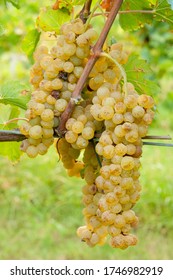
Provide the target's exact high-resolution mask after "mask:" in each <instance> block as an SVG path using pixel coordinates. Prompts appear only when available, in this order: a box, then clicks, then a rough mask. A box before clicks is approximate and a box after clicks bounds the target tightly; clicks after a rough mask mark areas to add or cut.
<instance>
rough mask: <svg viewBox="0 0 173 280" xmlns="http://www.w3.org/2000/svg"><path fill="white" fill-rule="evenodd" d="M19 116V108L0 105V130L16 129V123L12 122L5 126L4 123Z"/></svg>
mask: <svg viewBox="0 0 173 280" xmlns="http://www.w3.org/2000/svg"><path fill="white" fill-rule="evenodd" d="M19 114H20V110H19V108H17V107H13V106H10V105H4V104H0V129H13V128H16V126H17V125H16V122H12V123H9V124H7V125H6V122H8V121H9V120H11V119H14V118H17V117H18V116H19Z"/></svg>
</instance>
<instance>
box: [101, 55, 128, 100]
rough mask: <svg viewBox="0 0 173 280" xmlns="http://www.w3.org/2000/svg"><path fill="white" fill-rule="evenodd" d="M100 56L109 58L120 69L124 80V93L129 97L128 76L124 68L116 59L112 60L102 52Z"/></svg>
mask: <svg viewBox="0 0 173 280" xmlns="http://www.w3.org/2000/svg"><path fill="white" fill-rule="evenodd" d="M100 56H103V57H107V58H108V59H109V60H110V61H112V62H113V63H114V64H115V65H116V66H117V67H118V69H119V70H120V72H121V75H122V77H123V79H124V92H125V95H127V93H128V92H127V76H126V72H125V70H124V68H123V67H122V66H121V65H120V64H119V63H118V61H116V59H114V58H112V57H111V56H110V55H109V54H107V53H105V52H102V53H101V54H100Z"/></svg>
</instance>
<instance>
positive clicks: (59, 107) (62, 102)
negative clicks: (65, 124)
mask: <svg viewBox="0 0 173 280" xmlns="http://www.w3.org/2000/svg"><path fill="white" fill-rule="evenodd" d="M66 106H67V101H66V100H65V99H62V98H60V99H58V100H57V101H56V103H55V110H58V111H59V112H64V110H65V108H66Z"/></svg>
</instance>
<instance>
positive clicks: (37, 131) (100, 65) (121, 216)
mask: <svg viewBox="0 0 173 280" xmlns="http://www.w3.org/2000/svg"><path fill="white" fill-rule="evenodd" d="M108 2H109V1H108ZM110 3H112V1H110ZM110 3H109V4H110ZM96 39H97V32H96V31H95V30H94V28H93V27H92V26H90V25H85V24H84V23H83V22H82V20H80V19H75V20H72V21H71V22H69V23H66V24H64V25H62V27H61V30H60V35H58V36H57V38H56V45H53V46H51V47H50V49H48V48H47V47H46V46H39V47H38V48H37V50H36V51H35V54H34V59H35V64H34V65H33V67H32V69H31V84H32V85H33V87H34V91H33V93H32V96H31V100H30V101H29V103H28V104H27V106H28V109H27V111H26V118H27V119H28V122H27V123H24V124H23V125H22V126H21V127H20V130H21V132H22V133H23V134H24V135H25V136H26V137H27V139H26V140H24V141H23V143H22V146H21V149H22V150H23V151H24V152H26V153H27V155H28V156H29V157H35V156H37V154H40V155H43V154H45V153H46V152H47V150H48V148H49V146H50V145H52V144H53V142H54V133H56V130H55V128H57V127H58V126H59V123H60V117H61V115H62V113H63V112H64V111H65V110H66V108H67V105H68V103H69V101H70V100H71V98H73V91H74V89H75V87H76V84H77V82H78V79H79V78H80V76H81V74H82V72H83V69H84V67H85V65H86V63H87V61H88V59H89V56H90V55H91V54H92V47H93V44H94V42H95V40H96ZM104 53H106V55H104ZM104 53H102V54H101V55H100V57H99V58H98V60H97V61H96V63H95V65H94V67H93V68H92V70H91V72H90V74H89V76H88V78H86V82H85V85H84V88H83V90H82V92H81V100H80V101H79V102H77V103H76V105H75V108H74V110H73V112H72V113H71V116H70V118H69V119H68V120H67V121H66V124H65V128H66V132H65V135H64V137H61V138H59V139H58V140H57V142H56V148H57V152H58V154H59V157H60V159H61V161H62V163H63V166H64V168H65V169H66V170H67V174H68V175H69V176H77V177H81V178H83V179H84V180H85V181H86V185H85V186H84V187H83V189H82V192H83V198H82V201H83V204H84V209H83V215H84V220H85V225H84V226H81V227H79V228H78V229H77V235H78V236H79V237H80V239H81V240H82V241H85V242H86V243H87V244H88V245H89V246H91V247H93V246H95V245H102V244H104V243H105V242H106V241H107V240H108V242H109V244H110V245H111V246H112V247H113V248H121V249H125V248H127V247H128V246H133V245H136V243H137V237H136V236H135V235H133V234H132V233H131V230H132V229H133V228H134V227H136V226H137V224H138V217H137V216H136V214H135V212H134V211H133V210H132V208H133V207H134V205H135V204H136V202H137V201H138V200H139V198H140V192H141V184H140V182H139V177H140V171H139V169H140V166H141V163H140V157H141V154H142V138H143V137H145V136H146V135H147V132H148V126H149V125H150V124H151V123H152V121H153V118H154V100H153V98H152V97H151V96H149V95H147V94H146V93H144V94H141V95H139V94H138V92H137V91H136V89H135V87H134V86H133V84H131V83H128V82H126V80H125V79H124V83H123V78H124V75H125V73H124V70H123V68H122V65H123V64H125V63H126V62H127V60H128V53H127V52H126V51H124V49H123V46H122V44H120V43H115V44H112V45H107V44H105V46H104ZM55 136H56V137H57V136H58V135H55Z"/></svg>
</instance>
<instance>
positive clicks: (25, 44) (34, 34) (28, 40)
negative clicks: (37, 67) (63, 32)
mask: <svg viewBox="0 0 173 280" xmlns="http://www.w3.org/2000/svg"><path fill="white" fill-rule="evenodd" d="M40 34H41V33H40V32H38V30H37V29H33V30H30V31H29V32H28V34H27V35H26V36H25V37H24V39H23V41H22V50H23V51H24V52H25V54H26V55H27V56H28V57H29V58H30V59H32V56H33V52H34V51H35V48H36V46H37V43H38V41H39V39H40Z"/></svg>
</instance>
